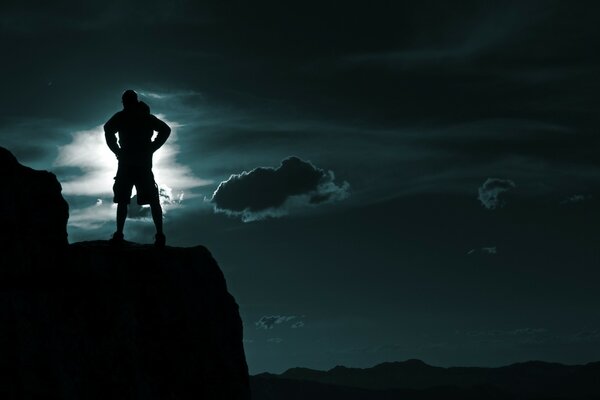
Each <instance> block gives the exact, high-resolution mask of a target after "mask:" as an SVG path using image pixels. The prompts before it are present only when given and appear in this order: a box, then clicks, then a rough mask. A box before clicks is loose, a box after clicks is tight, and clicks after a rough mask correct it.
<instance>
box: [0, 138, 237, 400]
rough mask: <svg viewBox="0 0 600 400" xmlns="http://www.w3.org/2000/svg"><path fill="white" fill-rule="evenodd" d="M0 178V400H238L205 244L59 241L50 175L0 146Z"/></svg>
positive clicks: (225, 314)
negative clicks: (20, 161) (0, 182)
mask: <svg viewBox="0 0 600 400" xmlns="http://www.w3.org/2000/svg"><path fill="white" fill-rule="evenodd" d="M0 177H1V178H2V180H3V183H4V184H3V185H2V189H1V190H2V193H0V206H1V209H0V210H1V212H0V223H1V224H2V226H3V229H4V228H5V227H7V228H8V229H4V231H3V232H2V235H1V236H0V245H1V248H0V262H1V264H0V398H1V399H33V398H52V399H134V398H135V399H191V398H194V399H197V398H203V399H247V398H249V383H248V368H247V365H246V361H245V356H244V349H243V346H242V321H241V319H240V316H239V312H238V306H237V304H236V302H235V300H234V298H233V297H232V296H231V295H230V294H229V293H228V291H227V286H226V283H225V279H224V276H223V274H222V272H221V270H220V269H219V267H218V265H217V263H216V262H215V260H214V259H213V257H212V256H211V254H210V252H209V251H208V250H207V249H206V248H204V247H202V246H197V247H192V248H174V247H166V248H164V249H157V248H154V247H152V246H146V245H138V244H135V243H129V242H128V243H126V244H125V245H123V246H118V247H115V246H110V245H109V244H108V243H107V242H105V241H95V242H82V243H74V244H70V245H69V244H68V243H67V240H66V238H67V236H66V222H67V218H68V208H67V204H66V202H65V201H64V199H63V198H62V196H61V195H60V191H61V188H60V184H59V183H58V181H57V180H56V178H55V177H54V175H52V174H50V173H48V172H42V171H34V170H31V169H29V168H27V167H23V166H21V165H20V164H18V162H17V161H16V159H15V158H14V157H13V156H12V154H10V153H9V152H8V151H7V150H6V149H3V148H0ZM6 182H9V184H6Z"/></svg>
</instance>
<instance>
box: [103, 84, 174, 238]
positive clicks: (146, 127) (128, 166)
mask: <svg viewBox="0 0 600 400" xmlns="http://www.w3.org/2000/svg"><path fill="white" fill-rule="evenodd" d="M122 99H123V110H122V111H119V112H118V113H116V114H115V115H113V116H112V118H111V119H109V120H108V122H107V123H106V124H104V136H105V137H106V144H108V147H109V148H110V150H111V151H112V152H113V153H115V155H116V156H117V159H118V160H119V169H118V170H117V176H116V177H115V184H114V185H113V191H114V199H113V201H114V202H115V203H117V231H116V232H115V233H114V234H113V236H112V239H111V242H112V243H120V242H122V241H123V240H124V236H123V227H124V226H125V219H126V218H127V206H128V205H129V203H130V201H131V191H132V189H133V186H134V185H135V188H136V191H137V202H138V204H139V205H144V204H150V209H151V211H152V219H153V220H154V225H155V226H156V236H155V242H154V244H155V245H156V246H159V247H162V246H164V245H165V242H166V239H165V235H164V233H163V223H162V209H161V208H160V201H159V197H158V187H157V186H156V182H154V174H153V173H152V154H153V153H154V152H155V151H156V150H158V149H159V148H160V147H161V146H162V145H163V144H165V142H166V141H167V138H168V137H169V135H170V134H171V128H169V126H168V125H167V124H165V123H164V122H163V121H161V120H160V119H158V118H156V117H155V116H154V115H152V114H150V107H148V105H146V104H145V103H143V102H140V101H138V97H137V93H136V92H134V91H133V90H126V91H125V92H124V93H123V97H122ZM154 131H156V132H158V134H157V136H156V138H155V139H154V141H153V140H152V136H153V135H154ZM117 132H118V133H119V141H118V142H117V138H116V134H117Z"/></svg>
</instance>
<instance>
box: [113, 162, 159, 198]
mask: <svg viewBox="0 0 600 400" xmlns="http://www.w3.org/2000/svg"><path fill="white" fill-rule="evenodd" d="M133 186H135V190H136V191H137V203H138V204H139V205H143V204H150V203H151V202H152V201H153V200H158V187H157V185H156V182H154V174H153V173H152V170H151V169H150V168H139V167H130V166H128V167H127V168H123V167H121V166H120V167H119V169H118V170H117V176H115V184H114V185H113V192H114V195H115V196H114V198H113V202H115V203H120V204H123V203H124V204H129V203H130V202H131V191H132V189H133Z"/></svg>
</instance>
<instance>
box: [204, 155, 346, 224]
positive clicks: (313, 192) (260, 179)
mask: <svg viewBox="0 0 600 400" xmlns="http://www.w3.org/2000/svg"><path fill="white" fill-rule="evenodd" d="M348 189H349V184H348V183H347V182H343V183H341V184H337V183H335V175H334V173H333V171H325V170H323V169H320V168H317V167H315V166H314V165H313V164H311V163H310V162H308V161H304V160H301V159H300V158H298V157H289V158H286V159H284V160H283V161H282V162H281V165H280V166H279V167H277V168H271V167H258V168H255V169H253V170H252V171H250V172H246V171H244V172H242V173H241V174H234V175H231V177H230V178H229V179H228V180H226V181H224V182H221V183H220V184H219V187H218V188H217V190H215V192H214V194H213V196H212V199H211V200H210V201H211V202H212V203H213V204H214V206H215V211H216V212H224V213H226V214H228V215H233V216H240V217H241V218H242V220H244V221H254V220H260V219H264V218H267V217H279V216H283V215H286V214H287V213H288V210H289V209H290V208H293V207H297V206H305V205H310V204H313V205H314V204H320V203H324V202H331V201H336V200H341V199H343V198H345V197H346V196H347V195H348Z"/></svg>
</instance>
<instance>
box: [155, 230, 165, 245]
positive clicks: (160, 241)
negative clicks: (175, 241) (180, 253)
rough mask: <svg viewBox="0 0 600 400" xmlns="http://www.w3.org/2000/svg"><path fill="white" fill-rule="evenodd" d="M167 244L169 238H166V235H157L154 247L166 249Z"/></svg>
mask: <svg viewBox="0 0 600 400" xmlns="http://www.w3.org/2000/svg"><path fill="white" fill-rule="evenodd" d="M166 243H167V238H166V237H165V234H164V233H157V234H156V236H154V246H156V247H165V244H166Z"/></svg>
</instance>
